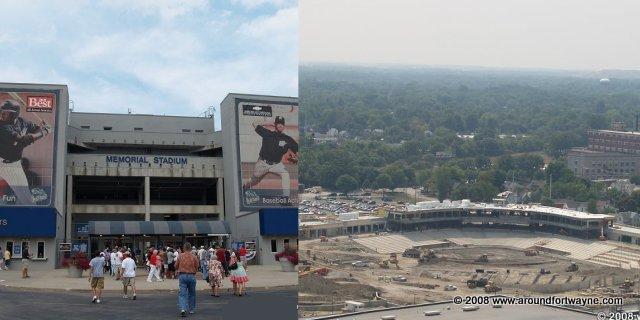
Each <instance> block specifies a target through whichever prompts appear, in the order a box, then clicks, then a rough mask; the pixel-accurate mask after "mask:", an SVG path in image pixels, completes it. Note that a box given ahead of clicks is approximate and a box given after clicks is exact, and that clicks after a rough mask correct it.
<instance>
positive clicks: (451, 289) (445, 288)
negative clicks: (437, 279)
mask: <svg viewBox="0 0 640 320" xmlns="http://www.w3.org/2000/svg"><path fill="white" fill-rule="evenodd" d="M456 290H458V287H456V286H454V285H450V284H448V285H446V286H445V287H444V291H456Z"/></svg>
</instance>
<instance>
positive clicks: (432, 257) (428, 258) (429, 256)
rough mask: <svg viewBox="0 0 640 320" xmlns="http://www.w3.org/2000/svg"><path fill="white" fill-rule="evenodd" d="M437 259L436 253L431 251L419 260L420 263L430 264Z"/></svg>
mask: <svg viewBox="0 0 640 320" xmlns="http://www.w3.org/2000/svg"><path fill="white" fill-rule="evenodd" d="M435 259H438V256H436V252H435V251H433V250H431V249H429V250H427V251H426V252H424V253H422V255H421V256H420V259H418V262H429V261H432V260H435Z"/></svg>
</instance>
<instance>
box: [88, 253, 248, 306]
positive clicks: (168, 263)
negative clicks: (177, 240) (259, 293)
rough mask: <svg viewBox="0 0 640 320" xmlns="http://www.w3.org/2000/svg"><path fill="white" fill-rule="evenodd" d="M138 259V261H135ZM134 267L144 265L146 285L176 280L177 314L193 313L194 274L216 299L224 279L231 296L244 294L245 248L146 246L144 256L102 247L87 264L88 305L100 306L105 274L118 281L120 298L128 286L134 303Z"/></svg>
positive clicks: (126, 294)
mask: <svg viewBox="0 0 640 320" xmlns="http://www.w3.org/2000/svg"><path fill="white" fill-rule="evenodd" d="M136 258H138V259H136ZM138 266H145V267H146V268H147V270H148V272H149V274H148V276H147V282H156V281H157V282H161V281H164V280H165V279H175V278H177V279H178V282H179V287H180V291H179V295H178V305H179V309H180V315H181V316H182V317H184V316H186V314H187V313H190V314H193V313H194V311H195V292H196V291H195V290H196V275H197V274H198V273H200V277H201V279H202V280H204V281H206V282H207V283H208V284H209V286H210V287H211V296H213V297H220V288H222V287H223V286H224V280H225V278H228V279H229V281H230V282H231V285H232V286H233V294H234V295H235V296H238V297H241V296H244V295H245V294H246V293H245V284H246V283H247V282H248V281H249V278H248V276H247V249H246V248H245V247H244V246H242V247H240V248H239V249H238V250H235V251H234V250H229V249H226V248H223V247H221V246H219V245H214V246H212V247H209V246H200V248H199V249H196V248H192V247H191V244H189V243H185V244H184V245H183V246H182V247H172V246H169V247H162V248H155V247H150V248H148V249H147V250H146V252H145V254H144V256H142V257H140V254H138V255H136V254H135V253H134V252H133V251H132V250H131V249H130V248H124V247H115V248H113V249H110V248H106V249H105V250H104V251H98V252H95V253H94V255H93V258H92V259H91V261H90V262H89V267H90V276H89V283H90V286H91V289H92V292H93V298H92V300H91V302H92V303H100V302H101V301H100V299H101V294H102V290H103V289H104V278H105V274H109V275H110V276H111V277H115V280H122V285H123V298H124V299H128V298H129V296H128V287H131V292H132V294H133V295H132V299H133V300H136V287H135V277H136V269H137V267H138Z"/></svg>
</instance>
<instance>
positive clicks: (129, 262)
mask: <svg viewBox="0 0 640 320" xmlns="http://www.w3.org/2000/svg"><path fill="white" fill-rule="evenodd" d="M123 257H124V260H122V266H121V269H120V270H122V286H123V293H124V294H123V296H122V298H124V299H129V296H128V295H127V287H129V286H131V289H132V290H133V297H132V299H133V300H135V299H136V262H135V261H134V260H133V259H132V258H131V253H130V252H128V251H127V252H125V253H124V255H123Z"/></svg>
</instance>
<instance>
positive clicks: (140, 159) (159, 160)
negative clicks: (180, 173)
mask: <svg viewBox="0 0 640 320" xmlns="http://www.w3.org/2000/svg"><path fill="white" fill-rule="evenodd" d="M106 160H107V162H114V163H120V162H122V163H149V159H147V157H145V156H107V158H106ZM187 162H188V161H187V158H186V157H162V156H155V157H153V163H155V164H187Z"/></svg>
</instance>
